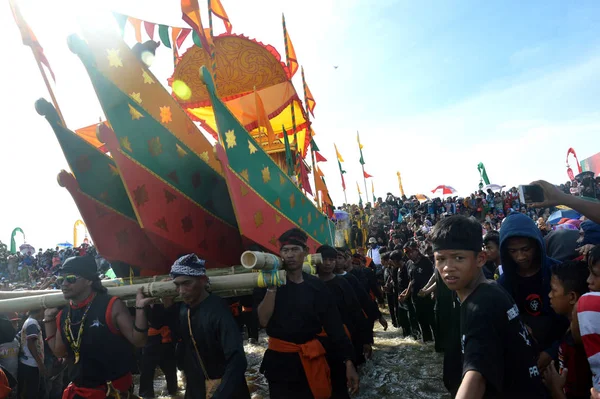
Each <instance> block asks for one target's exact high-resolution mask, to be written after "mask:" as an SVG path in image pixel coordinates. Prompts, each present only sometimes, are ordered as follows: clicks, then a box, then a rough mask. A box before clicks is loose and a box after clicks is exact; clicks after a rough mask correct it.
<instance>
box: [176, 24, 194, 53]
mask: <svg viewBox="0 0 600 399" xmlns="http://www.w3.org/2000/svg"><path fill="white" fill-rule="evenodd" d="M190 33H192V30H191V29H185V28H184V29H182V30H181V32H180V33H179V35H178V36H177V47H179V48H181V45H182V44H183V41H184V40H185V38H186V37H188V35H189V34H190Z"/></svg>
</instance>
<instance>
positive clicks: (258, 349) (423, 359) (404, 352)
mask: <svg viewBox="0 0 600 399" xmlns="http://www.w3.org/2000/svg"><path fill="white" fill-rule="evenodd" d="M388 324H389V326H390V327H389V328H388V330H387V331H383V329H382V328H381V326H380V325H379V324H377V325H376V326H375V345H374V346H373V357H372V359H371V360H370V361H368V362H367V364H365V365H364V366H362V368H361V370H360V378H361V383H360V393H359V395H357V396H356V398H357V399H375V398H377V399H381V398H386V399H387V398H402V399H413V398H424V399H441V398H443V399H446V398H450V396H449V395H448V394H447V391H446V389H445V388H444V385H443V383H442V360H443V355H442V354H439V353H435V351H434V350H433V344H423V343H422V342H418V341H415V340H413V339H410V338H407V339H404V338H402V330H400V329H395V328H394V327H392V323H391V321H390V320H389V318H388ZM266 346H267V340H266V336H265V335H264V332H261V337H260V339H259V342H258V344H257V345H250V344H246V345H245V346H244V349H245V351H246V356H247V358H248V370H247V372H246V379H247V381H248V386H249V388H250V391H251V393H252V399H267V398H269V391H268V386H267V381H266V380H265V378H264V377H263V376H262V374H260V373H259V372H258V369H259V366H260V362H261V360H262V356H263V353H264V351H265V349H266ZM159 374H160V372H158V371H157V378H156V381H155V391H156V394H157V395H160V394H165V393H166V384H165V380H164V377H163V376H162V375H159ZM136 377H137V376H136ZM136 382H137V379H136ZM183 385H184V384H183V381H180V386H181V387H183ZM159 397H160V398H161V399H166V398H172V399H180V398H183V395H178V396H173V397H171V396H159Z"/></svg>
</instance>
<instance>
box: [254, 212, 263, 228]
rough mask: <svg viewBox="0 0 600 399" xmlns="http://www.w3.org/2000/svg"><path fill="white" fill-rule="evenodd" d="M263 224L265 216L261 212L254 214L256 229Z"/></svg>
mask: <svg viewBox="0 0 600 399" xmlns="http://www.w3.org/2000/svg"><path fill="white" fill-rule="evenodd" d="M262 224H263V215H262V212H261V211H258V212H256V213H255V214H254V225H255V226H256V228H259V227H260V226H262Z"/></svg>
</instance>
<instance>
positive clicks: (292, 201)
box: [290, 194, 296, 208]
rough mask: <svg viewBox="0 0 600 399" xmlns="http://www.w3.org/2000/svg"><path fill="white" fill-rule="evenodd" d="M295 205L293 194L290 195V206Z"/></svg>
mask: <svg viewBox="0 0 600 399" xmlns="http://www.w3.org/2000/svg"><path fill="white" fill-rule="evenodd" d="M295 206H296V196H295V195H294V194H292V195H290V208H293V207H295Z"/></svg>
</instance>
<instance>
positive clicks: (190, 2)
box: [181, 0, 210, 51]
mask: <svg viewBox="0 0 600 399" xmlns="http://www.w3.org/2000/svg"><path fill="white" fill-rule="evenodd" d="M181 12H182V14H183V15H182V18H183V20H184V21H185V22H186V23H187V24H188V25H189V26H191V27H192V29H193V30H194V32H196V33H197V34H198V38H199V39H200V43H202V48H203V49H204V50H206V51H209V49H210V45H209V43H208V40H207V38H206V32H205V31H204V27H203V26H202V18H201V17H200V6H199V5H198V0H181Z"/></svg>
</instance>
